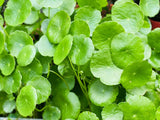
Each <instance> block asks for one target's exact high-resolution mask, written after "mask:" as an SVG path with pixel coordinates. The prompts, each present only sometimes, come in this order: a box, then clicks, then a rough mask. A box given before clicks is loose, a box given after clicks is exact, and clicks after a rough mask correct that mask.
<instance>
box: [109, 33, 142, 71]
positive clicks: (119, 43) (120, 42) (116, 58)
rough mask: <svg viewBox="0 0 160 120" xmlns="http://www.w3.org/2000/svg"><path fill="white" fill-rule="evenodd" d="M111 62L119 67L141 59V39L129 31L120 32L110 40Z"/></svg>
mask: <svg viewBox="0 0 160 120" xmlns="http://www.w3.org/2000/svg"><path fill="white" fill-rule="evenodd" d="M111 55H112V60H113V63H114V64H115V65H116V66H117V67H119V68H122V69H123V68H125V67H126V66H128V65H130V64H132V63H134V62H138V61H142V60H143V58H144V44H143V43H142V40H141V39H140V38H139V37H137V36H136V35H134V34H131V33H124V32H123V33H120V34H118V35H116V36H115V37H114V38H113V39H112V42H111Z"/></svg>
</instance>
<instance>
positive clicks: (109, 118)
mask: <svg viewBox="0 0 160 120" xmlns="http://www.w3.org/2000/svg"><path fill="white" fill-rule="evenodd" d="M101 114H102V119H103V120H123V112H122V111H121V110H120V109H119V107H118V105H117V104H110V105H106V106H104V108H103V110H102V113H101Z"/></svg>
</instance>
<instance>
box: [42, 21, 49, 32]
mask: <svg viewBox="0 0 160 120" xmlns="http://www.w3.org/2000/svg"><path fill="white" fill-rule="evenodd" d="M49 21H50V19H44V20H43V22H42V23H41V31H42V32H43V34H46V32H47V27H48V24H49Z"/></svg>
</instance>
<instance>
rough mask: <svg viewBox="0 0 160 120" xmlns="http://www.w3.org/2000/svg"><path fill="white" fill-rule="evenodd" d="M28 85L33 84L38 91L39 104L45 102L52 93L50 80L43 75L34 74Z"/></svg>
mask: <svg viewBox="0 0 160 120" xmlns="http://www.w3.org/2000/svg"><path fill="white" fill-rule="evenodd" d="M27 85H31V86H33V87H34V88H35V89H36V93H37V104H41V103H43V102H45V101H46V100H47V99H48V97H49V96H50V94H51V84H50V82H49V81H48V80H47V79H46V78H45V77H42V76H40V75H39V76H38V75H37V76H34V77H33V78H32V79H31V80H30V81H28V82H27Z"/></svg>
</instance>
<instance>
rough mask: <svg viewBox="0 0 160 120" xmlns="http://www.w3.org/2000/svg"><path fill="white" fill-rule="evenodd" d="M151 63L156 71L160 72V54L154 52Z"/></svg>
mask: <svg viewBox="0 0 160 120" xmlns="http://www.w3.org/2000/svg"><path fill="white" fill-rule="evenodd" d="M149 63H150V64H151V65H152V67H153V68H155V69H156V70H160V53H157V52H154V51H152V55H151V57H150V59H149Z"/></svg>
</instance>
